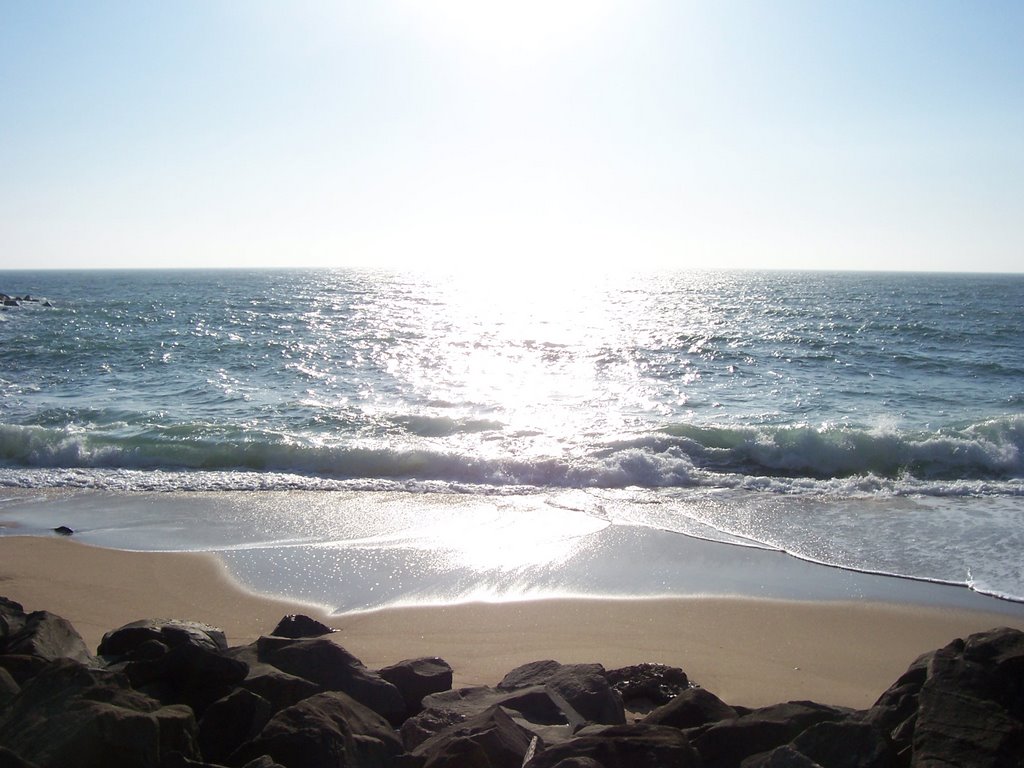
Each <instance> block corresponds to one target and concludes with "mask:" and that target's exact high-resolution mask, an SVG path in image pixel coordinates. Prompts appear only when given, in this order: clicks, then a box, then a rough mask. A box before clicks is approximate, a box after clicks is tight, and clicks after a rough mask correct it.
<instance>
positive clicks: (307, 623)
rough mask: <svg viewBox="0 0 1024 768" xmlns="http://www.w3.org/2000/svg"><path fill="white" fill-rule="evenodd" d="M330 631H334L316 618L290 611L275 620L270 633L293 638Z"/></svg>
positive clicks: (318, 635)
mask: <svg viewBox="0 0 1024 768" xmlns="http://www.w3.org/2000/svg"><path fill="white" fill-rule="evenodd" d="M332 632H334V630H333V629H331V628H330V627H328V626H327V625H326V624H322V623H321V622H319V621H317V620H316V619H311V618H310V617H309V616H304V615H303V614H301V613H292V614H289V615H288V616H285V617H284V618H283V619H281V620H280V621H279V622H277V626H276V627H274V631H273V632H271V633H270V634H272V635H275V636H277V637H289V638H292V639H293V640H294V639H298V638H300V637H321V636H323V635H329V634H331V633H332Z"/></svg>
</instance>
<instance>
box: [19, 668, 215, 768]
mask: <svg viewBox="0 0 1024 768" xmlns="http://www.w3.org/2000/svg"><path fill="white" fill-rule="evenodd" d="M0 744H4V745H5V746H6V747H7V748H9V749H10V750H12V751H13V752H15V753H17V754H18V755H19V756H20V757H21V758H22V759H24V760H27V761H30V762H34V763H38V764H39V765H42V766H51V765H52V766H64V765H73V766H76V768H93V767H95V768H101V767H102V768H122V767H124V768H129V767H130V766H131V767H135V766H138V767H139V768H150V767H152V768H157V767H158V766H159V765H160V762H161V760H162V757H163V756H164V755H165V754H167V753H170V752H175V751H176V752H180V753H182V754H183V755H185V756H186V757H189V758H198V757H199V753H198V750H197V747H196V725H195V719H194V718H193V715H192V712H191V710H189V709H188V708H187V707H180V706H171V707H162V706H161V705H160V703H159V702H157V701H155V700H153V699H151V698H150V697H148V696H146V695H144V694H142V693H140V692H138V691H133V690H131V689H130V688H128V684H127V680H126V678H125V677H124V676H123V675H121V674H118V673H114V672H105V671H101V670H95V669H87V668H86V667H84V666H83V665H81V664H78V663H77V662H74V661H71V660H68V659H59V660H57V661H54V662H51V663H50V664H49V665H48V667H47V669H45V670H44V671H42V672H40V673H39V674H38V675H36V676H35V677H34V678H33V679H32V680H31V681H29V682H28V683H27V684H26V685H25V686H24V687H23V688H22V691H21V693H20V694H19V695H18V696H17V697H16V698H15V699H14V700H13V701H12V702H11V703H10V705H9V706H8V707H7V709H6V710H4V712H3V713H2V715H0Z"/></svg>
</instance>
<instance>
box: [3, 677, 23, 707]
mask: <svg viewBox="0 0 1024 768" xmlns="http://www.w3.org/2000/svg"><path fill="white" fill-rule="evenodd" d="M20 691H21V686H20V685H18V683H17V681H16V680H15V679H14V678H13V677H11V673H10V672H8V671H7V670H6V669H4V668H3V667H0V709H3V706H4V704H6V703H7V702H8V701H10V700H11V699H13V698H14V697H15V696H17V695H18V693H19V692H20Z"/></svg>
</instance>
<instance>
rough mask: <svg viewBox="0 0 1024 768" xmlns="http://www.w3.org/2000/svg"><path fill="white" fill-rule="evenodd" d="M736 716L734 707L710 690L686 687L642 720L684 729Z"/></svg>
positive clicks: (650, 723) (652, 723) (649, 723)
mask: <svg viewBox="0 0 1024 768" xmlns="http://www.w3.org/2000/svg"><path fill="white" fill-rule="evenodd" d="M738 716H739V715H738V713H737V712H736V710H735V709H733V708H732V707H730V706H729V705H728V704H726V703H725V702H724V701H722V700H721V699H720V698H718V697H717V696H715V694H713V693H711V692H710V691H706V690H704V689H703V688H688V689H687V690H685V691H683V692H682V693H680V694H679V695H678V696H676V697H675V698H674V699H672V700H671V701H669V702H668V703H667V704H665V705H663V706H661V707H658V708H657V709H655V710H654V711H653V712H651V713H649V714H648V715H647V717H645V718H644V719H643V722H645V723H647V724H648V725H669V726H672V727H673V728H680V729H685V728H698V727H700V726H702V725H707V724H709V723H716V722H718V721H719V720H729V719H734V718H736V717H738Z"/></svg>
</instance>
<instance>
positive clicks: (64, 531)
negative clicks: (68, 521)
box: [53, 525, 74, 536]
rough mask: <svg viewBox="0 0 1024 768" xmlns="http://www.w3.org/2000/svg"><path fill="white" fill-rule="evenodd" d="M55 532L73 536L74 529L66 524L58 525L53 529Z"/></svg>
mask: <svg viewBox="0 0 1024 768" xmlns="http://www.w3.org/2000/svg"><path fill="white" fill-rule="evenodd" d="M53 532H54V533H57V534H60V535H61V536H71V535H72V534H73V533H74V531H73V530H72V529H71V528H68V527H67V526H66V525H58V526H57V527H56V528H54V529H53Z"/></svg>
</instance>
